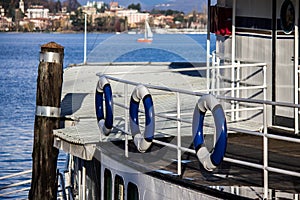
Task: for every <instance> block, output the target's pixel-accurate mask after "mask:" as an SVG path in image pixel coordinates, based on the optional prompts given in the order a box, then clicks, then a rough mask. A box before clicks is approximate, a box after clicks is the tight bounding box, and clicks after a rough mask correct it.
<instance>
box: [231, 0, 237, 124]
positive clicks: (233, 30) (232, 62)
mask: <svg viewBox="0 0 300 200" xmlns="http://www.w3.org/2000/svg"><path fill="white" fill-rule="evenodd" d="M235 16H236V0H233V2H232V32H231V64H232V65H233V66H234V65H235ZM235 81H236V80H235V67H232V68H231V88H232V90H231V96H232V97H235V91H234V86H235ZM234 108H235V102H234V101H232V102H231V109H232V110H233V109H234ZM234 115H235V113H234V112H232V113H231V121H234V120H235V116H234Z"/></svg>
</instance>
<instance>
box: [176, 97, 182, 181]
mask: <svg viewBox="0 0 300 200" xmlns="http://www.w3.org/2000/svg"><path fill="white" fill-rule="evenodd" d="M179 95H180V94H179V92H176V98H177V173H178V175H181V121H180V96H179Z"/></svg>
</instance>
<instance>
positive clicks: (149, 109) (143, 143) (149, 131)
mask: <svg viewBox="0 0 300 200" xmlns="http://www.w3.org/2000/svg"><path fill="white" fill-rule="evenodd" d="M141 100H143V104H144V109H145V117H146V121H145V130H144V132H143V133H141V131H140V127H139V118H138V112H139V103H140V101H141ZM129 115H130V130H131V134H132V135H133V136H134V144H135V145H136V147H137V149H138V150H139V151H140V152H145V151H146V150H147V149H148V148H149V147H150V146H151V144H152V140H153V137H154V130H155V119H154V107H153V101H152V97H151V94H150V92H149V90H148V89H147V88H146V87H145V86H144V85H138V86H137V87H136V88H135V89H134V90H133V92H132V94H131V99H130V105H129Z"/></svg>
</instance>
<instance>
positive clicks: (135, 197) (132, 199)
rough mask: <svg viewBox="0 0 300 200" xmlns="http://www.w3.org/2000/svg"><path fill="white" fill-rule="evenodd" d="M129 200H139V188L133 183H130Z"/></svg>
mask: <svg viewBox="0 0 300 200" xmlns="http://www.w3.org/2000/svg"><path fill="white" fill-rule="evenodd" d="M127 200H139V190H138V187H137V186H136V185H135V184H134V183H131V182H129V183H128V189H127Z"/></svg>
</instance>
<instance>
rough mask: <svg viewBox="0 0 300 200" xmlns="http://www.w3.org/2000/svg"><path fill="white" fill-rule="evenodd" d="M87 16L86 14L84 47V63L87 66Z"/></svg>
mask: <svg viewBox="0 0 300 200" xmlns="http://www.w3.org/2000/svg"><path fill="white" fill-rule="evenodd" d="M86 55H87V14H86V13H85V14H84V46H83V63H84V64H86V59H87V56H86Z"/></svg>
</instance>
